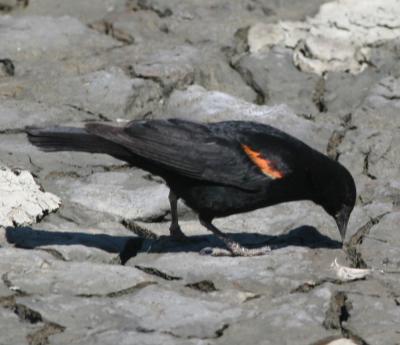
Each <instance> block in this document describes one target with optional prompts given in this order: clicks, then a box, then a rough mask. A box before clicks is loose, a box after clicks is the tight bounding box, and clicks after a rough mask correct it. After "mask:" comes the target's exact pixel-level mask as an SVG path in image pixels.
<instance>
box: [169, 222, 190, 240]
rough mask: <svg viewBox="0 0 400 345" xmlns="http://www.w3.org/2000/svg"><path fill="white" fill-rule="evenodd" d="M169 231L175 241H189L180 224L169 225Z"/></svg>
mask: <svg viewBox="0 0 400 345" xmlns="http://www.w3.org/2000/svg"><path fill="white" fill-rule="evenodd" d="M169 233H170V236H171V238H172V239H173V240H174V241H178V242H188V241H189V239H188V237H187V236H186V235H185V234H184V233H183V232H182V230H181V228H180V226H179V225H172V224H171V226H170V227H169Z"/></svg>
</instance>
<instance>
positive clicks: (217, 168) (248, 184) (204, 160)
mask: <svg viewBox="0 0 400 345" xmlns="http://www.w3.org/2000/svg"><path fill="white" fill-rule="evenodd" d="M86 129H87V131H88V132H89V133H92V134H95V135H97V136H99V137H102V138H104V139H107V140H110V141H112V142H114V143H117V144H119V145H122V146H123V147H125V148H126V149H128V150H129V151H131V152H132V153H134V154H136V155H138V156H141V157H143V158H145V159H148V160H150V161H152V162H154V163H155V164H156V165H160V166H162V167H163V168H167V169H169V170H171V171H174V172H176V173H177V174H180V175H182V176H186V177H190V178H194V179H198V180H205V181H210V182H214V183H219V184H225V185H233V186H236V187H239V188H242V189H246V190H256V189H258V188H259V187H260V186H261V185H262V184H264V183H265V182H266V181H269V180H274V179H279V178H282V177H283V173H282V171H281V170H279V169H277V168H276V167H275V166H274V163H273V162H272V161H270V160H268V159H267V158H266V157H264V156H263V155H262V154H261V153H259V152H257V151H256V150H255V149H254V148H252V147H251V146H249V145H244V144H241V143H240V142H236V141H232V140H227V139H224V138H222V137H218V136H215V135H214V134H213V133H212V132H211V131H210V130H209V129H208V128H207V126H205V125H202V124H197V123H193V122H188V121H183V120H176V119H174V120H152V121H133V122H131V123H129V124H128V125H127V126H126V127H113V126H110V125H106V124H100V123H89V124H87V125H86Z"/></svg>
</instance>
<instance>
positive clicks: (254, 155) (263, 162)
mask: <svg viewBox="0 0 400 345" xmlns="http://www.w3.org/2000/svg"><path fill="white" fill-rule="evenodd" d="M242 148H243V150H244V152H245V153H246V154H247V155H248V156H249V158H250V160H251V161H252V162H253V163H254V164H255V165H257V166H258V167H259V168H260V170H261V171H262V172H263V173H264V174H265V175H267V176H268V177H270V178H272V179H273V180H275V179H280V178H282V177H283V173H282V172H281V171H279V170H277V169H276V168H275V167H274V165H273V163H272V162H271V161H270V160H268V159H266V158H265V157H263V155H262V154H261V152H257V151H254V150H252V149H251V148H250V147H249V146H247V145H243V144H242Z"/></svg>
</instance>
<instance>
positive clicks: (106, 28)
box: [88, 19, 135, 45]
mask: <svg viewBox="0 0 400 345" xmlns="http://www.w3.org/2000/svg"><path fill="white" fill-rule="evenodd" d="M88 27H89V28H90V29H92V30H95V31H98V32H100V33H102V34H105V35H107V36H110V37H112V38H114V39H115V40H117V41H119V42H122V43H124V44H125V45H130V44H133V43H135V39H134V37H133V36H132V35H131V34H130V33H129V32H127V31H125V30H122V29H117V28H115V27H114V24H113V23H112V22H109V21H107V20H105V19H102V20H98V21H96V22H94V23H91V24H88Z"/></svg>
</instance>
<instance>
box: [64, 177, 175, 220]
mask: <svg viewBox="0 0 400 345" xmlns="http://www.w3.org/2000/svg"><path fill="white" fill-rule="evenodd" d="M138 173H139V176H140V175H143V174H144V173H143V171H140V170H136V176H137V174H138ZM134 175H135V173H132V172H131V171H128V172H108V173H96V174H93V175H91V176H89V177H88V178H86V179H85V181H84V182H83V181H75V182H71V181H68V183H67V185H66V186H65V187H66V188H65V195H66V197H67V198H68V199H69V200H70V201H72V202H75V203H78V204H81V205H83V206H85V207H88V208H90V209H92V210H95V211H100V212H106V213H111V214H114V215H116V216H119V217H125V218H131V219H136V220H146V221H150V220H156V219H159V218H163V217H164V216H165V215H166V214H167V213H168V212H169V201H168V188H167V187H166V186H165V185H164V184H160V183H154V182H151V181H146V180H144V179H143V178H139V179H138V178H134V177H135V176H134ZM132 176H133V177H132ZM57 183H59V184H62V183H63V181H62V180H59V181H58V182H57ZM64 183H65V180H64Z"/></svg>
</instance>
